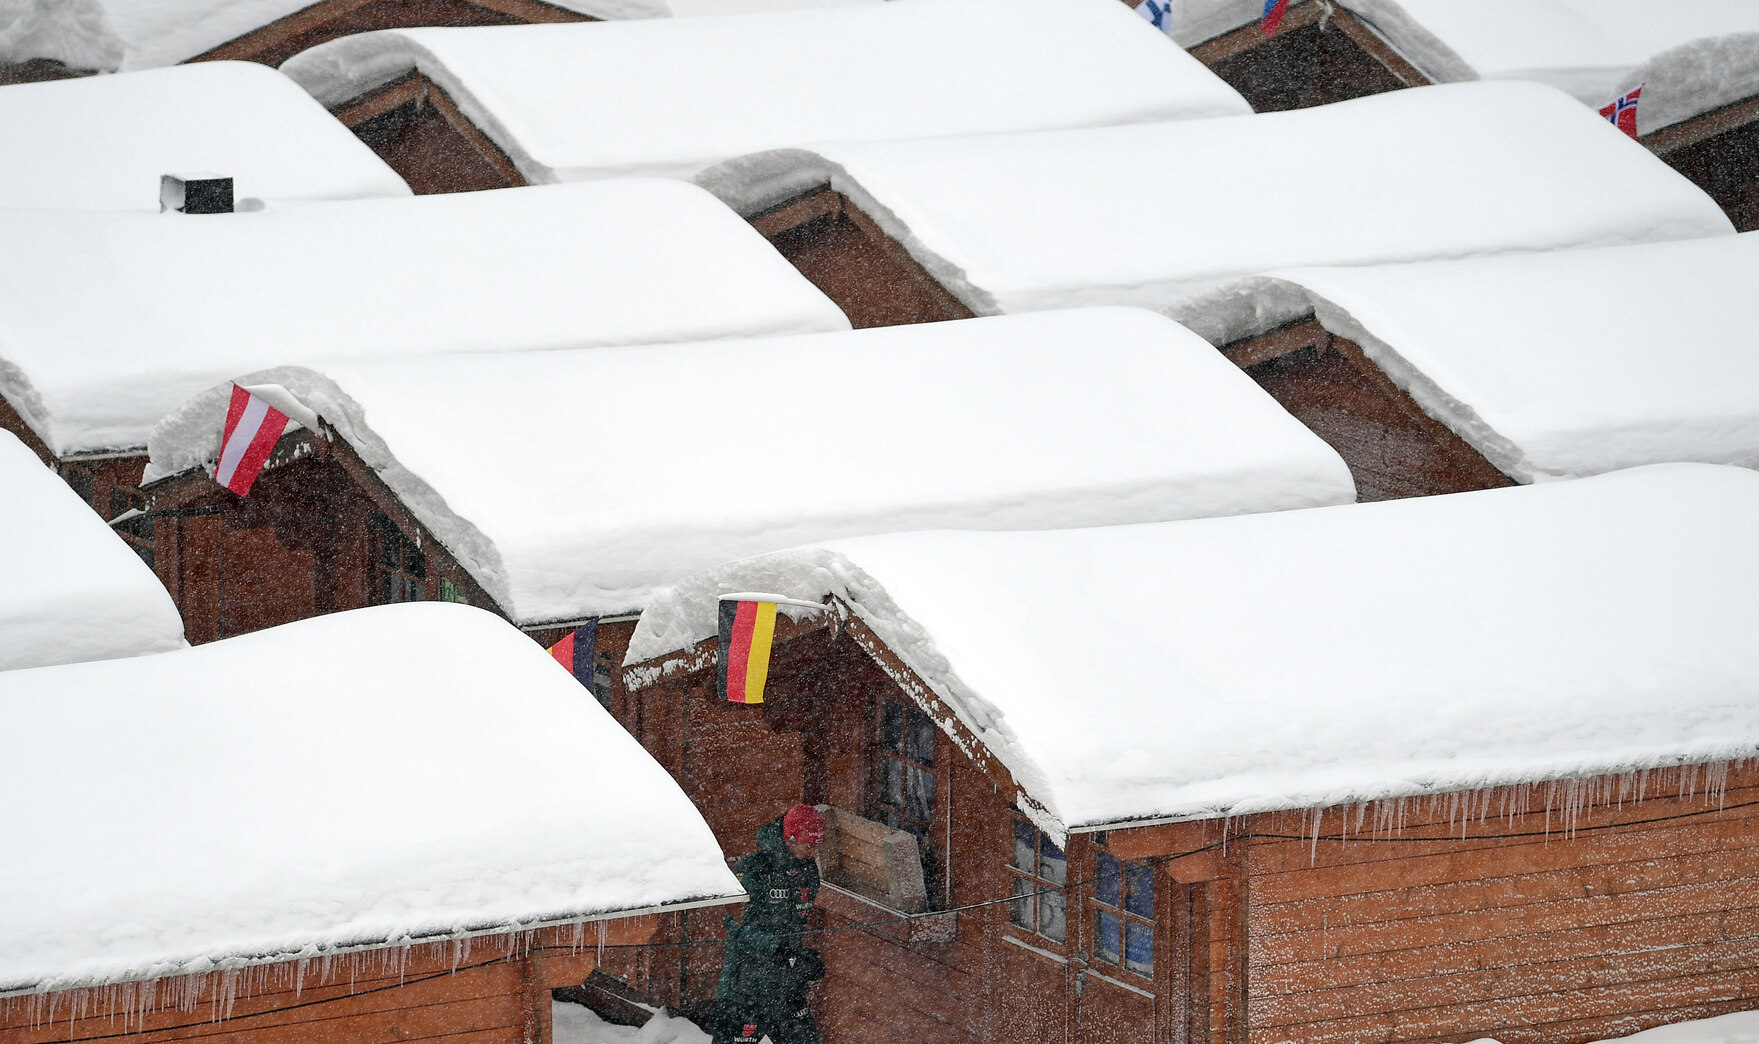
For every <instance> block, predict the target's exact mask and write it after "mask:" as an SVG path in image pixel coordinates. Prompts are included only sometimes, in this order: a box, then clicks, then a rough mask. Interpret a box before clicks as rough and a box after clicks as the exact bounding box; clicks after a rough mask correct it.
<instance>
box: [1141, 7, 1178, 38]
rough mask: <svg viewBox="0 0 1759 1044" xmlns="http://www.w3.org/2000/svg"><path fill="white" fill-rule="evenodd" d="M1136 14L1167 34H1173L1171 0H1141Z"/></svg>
mask: <svg viewBox="0 0 1759 1044" xmlns="http://www.w3.org/2000/svg"><path fill="white" fill-rule="evenodd" d="M1136 14H1137V16H1138V17H1140V18H1141V19H1142V20H1143V21H1145V22H1147V23H1148V24H1149V25H1152V26H1154V27H1155V28H1156V29H1159V30H1160V31H1161V32H1163V33H1165V34H1167V35H1168V36H1171V35H1173V0H1142V2H1141V3H1139V4H1137V5H1136Z"/></svg>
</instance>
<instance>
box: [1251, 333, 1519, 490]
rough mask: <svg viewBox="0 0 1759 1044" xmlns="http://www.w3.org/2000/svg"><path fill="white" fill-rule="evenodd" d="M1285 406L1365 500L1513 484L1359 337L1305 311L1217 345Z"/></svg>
mask: <svg viewBox="0 0 1759 1044" xmlns="http://www.w3.org/2000/svg"><path fill="white" fill-rule="evenodd" d="M1222 354H1223V355H1225V356H1227V357H1228V358H1229V359H1231V360H1233V361H1234V362H1235V363H1236V364H1238V365H1239V366H1240V367H1241V369H1243V370H1245V371H1246V373H1247V374H1248V375H1249V376H1250V377H1251V378H1252V379H1253V380H1254V381H1256V382H1257V383H1258V386H1259V387H1261V388H1263V389H1264V390H1265V391H1266V392H1268V393H1269V394H1270V396H1271V397H1272V398H1273V399H1275V400H1276V401H1277V402H1278V403H1279V404H1281V405H1282V407H1283V408H1284V409H1286V410H1288V411H1289V413H1290V414H1291V415H1293V416H1294V417H1295V418H1296V419H1297V420H1299V421H1300V422H1301V423H1303V424H1305V425H1306V426H1307V427H1308V428H1309V429H1310V430H1311V431H1312V432H1313V433H1314V434H1315V435H1318V436H1319V437H1320V438H1322V439H1324V440H1325V441H1326V443H1327V444H1328V445H1330V446H1331V447H1332V448H1333V449H1335V450H1337V451H1338V455H1339V456H1341V457H1343V458H1344V463H1346V464H1348V465H1349V467H1350V475H1351V477H1352V478H1353V479H1354V480H1355V483H1356V496H1357V499H1358V500H1361V501H1373V500H1393V499H1398V498H1402V497H1422V496H1433V495H1435V494H1438V493H1460V492H1465V491H1467V490H1474V489H1494V488H1496V487H1499V486H1511V485H1514V481H1513V480H1512V479H1510V478H1509V477H1508V476H1506V475H1504V474H1503V473H1502V472H1500V471H1498V470H1497V469H1496V467H1495V466H1494V465H1492V464H1491V463H1490V462H1489V461H1488V460H1486V459H1484V456H1483V455H1482V454H1480V453H1479V452H1478V451H1477V450H1475V449H1473V448H1472V447H1471V446H1470V445H1469V444H1468V443H1467V442H1466V441H1465V440H1464V439H1462V438H1460V437H1459V436H1458V435H1456V434H1454V432H1453V431H1451V430H1450V429H1449V428H1448V427H1447V426H1446V425H1444V424H1442V423H1441V422H1440V421H1437V420H1436V419H1435V418H1433V417H1431V416H1429V414H1427V413H1425V412H1424V410H1423V408H1422V407H1421V406H1419V405H1417V403H1416V401H1415V400H1413V399H1412V398H1411V396H1410V395H1409V394H1407V393H1406V392H1405V391H1404V390H1403V389H1401V388H1399V387H1398V385H1396V384H1394V383H1393V382H1392V379H1391V378H1389V377H1387V376H1386V374H1385V373H1383V372H1382V371H1381V369H1380V368H1379V367H1378V366H1376V365H1375V364H1374V362H1373V361H1372V360H1371V359H1369V358H1368V357H1367V356H1366V355H1365V354H1364V353H1363V351H1362V349H1361V347H1360V346H1359V345H1357V344H1356V343H1355V342H1353V341H1350V340H1348V339H1346V338H1342V337H1337V336H1334V335H1332V334H1331V333H1329V332H1327V331H1326V330H1325V329H1324V328H1323V327H1321V326H1320V325H1319V323H1318V322H1317V321H1316V320H1313V319H1306V320H1302V321H1300V322H1296V323H1292V324H1290V325H1288V326H1285V327H1281V328H1279V329H1276V330H1272V331H1270V332H1268V333H1265V334H1260V335H1258V336H1255V337H1250V338H1246V339H1245V340H1241V341H1236V342H1233V343H1231V344H1227V345H1224V346H1222Z"/></svg>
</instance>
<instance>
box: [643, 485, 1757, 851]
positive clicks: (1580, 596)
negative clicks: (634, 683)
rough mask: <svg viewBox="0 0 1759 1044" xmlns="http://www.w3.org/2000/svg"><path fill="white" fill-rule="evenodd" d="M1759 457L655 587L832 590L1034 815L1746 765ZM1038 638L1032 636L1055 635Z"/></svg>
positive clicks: (687, 633)
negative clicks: (985, 753)
mask: <svg viewBox="0 0 1759 1044" xmlns="http://www.w3.org/2000/svg"><path fill="white" fill-rule="evenodd" d="M1756 525H1759V474H1755V473H1754V472H1752V471H1748V470H1746V469H1744V468H1729V467H1718V466H1713V465H1701V464H1669V465H1655V466H1652V467H1647V468H1642V469H1636V470H1631V471H1624V472H1617V473H1614V474H1611V475H1605V476H1600V477H1597V478H1589V479H1581V480H1578V481H1574V482H1555V483H1547V484H1544V485H1538V486H1516V487H1510V488H1506V489H1497V490H1488V491H1484V492H1477V493H1461V494H1456V495H1452V496H1441V497H1419V498H1414V499H1410V500H1399V501H1386V502H1382V503H1374V504H1355V505H1348V506H1344V507H1335V508H1319V509H1315V510H1311V511H1289V512H1280V513H1272V514H1261V515H1249V516H1242V517H1239V518H1227V519H1205V520H1199V521H1187V522H1172V523H1162V524H1158V525H1143V526H1128V527H1112V528H1107V529H1071V530H1060V531H1056V532H1034V533H949V532H941V533H918V534H900V535H891V536H879V537H871V538H865V539H859V540H845V541H838V542H833V543H826V544H820V545H817V546H814V547H808V548H802V549H796V550H792V551H786V552H782V553H779V554H774V555H768V556H764V557H761V558H756V559H752V560H748V561H746V562H740V563H734V564H731V565H727V566H724V567H721V568H717V569H713V570H710V571H707V572H705V573H702V574H699V575H697V576H694V577H691V578H689V579H688V580H686V581H684V582H682V583H680V584H678V585H676V586H675V587H673V588H672V589H670V590H668V591H666V592H663V593H661V594H660V595H659V596H658V597H657V598H656V599H655V600H654V601H653V603H652V604H651V605H650V606H649V608H648V609H647V611H646V612H644V613H643V614H642V618H641V621H640V623H639V624H637V626H636V631H635V634H634V636H633V638H632V640H631V644H630V646H629V652H628V658H627V660H626V661H625V662H626V663H630V664H635V663H641V662H643V661H646V660H649V659H652V658H655V657H659V656H662V655H664V654H666V653H668V652H672V651H675V650H678V649H682V648H687V647H689V646H690V645H691V644H693V643H695V642H696V641H699V640H701V639H703V638H707V637H709V636H711V635H713V634H714V633H715V611H716V610H715V605H716V600H717V598H718V597H719V595H721V594H722V593H726V592H733V591H763V592H773V593H775V594H778V595H782V596H786V597H790V598H796V599H803V600H807V601H818V600H821V599H823V598H825V597H826V596H834V597H836V598H839V599H842V600H844V601H845V602H847V604H848V605H849V607H850V609H851V611H852V612H854V613H855V615H857V616H858V617H860V618H861V619H862V620H863V621H865V622H866V623H867V624H868V625H869V626H871V627H872V629H873V630H874V632H875V634H876V635H878V636H879V637H880V638H881V639H883V640H884V641H885V642H886V643H887V644H888V645H889V646H890V647H891V649H892V651H893V652H895V653H896V654H897V655H898V656H899V657H900V658H901V659H902V660H903V662H904V663H905V664H906V665H908V666H909V667H910V668H911V669H912V670H913V671H914V672H915V673H916V674H917V675H919V676H920V677H921V678H922V679H923V680H924V681H925V682H926V683H927V684H928V685H929V686H930V687H931V688H932V689H933V691H934V692H935V694H936V695H937V696H938V697H939V698H940V699H941V700H942V701H943V702H944V703H946V704H947V705H948V706H949V707H950V708H952V709H953V711H954V712H956V713H957V715H958V717H959V718H960V719H961V720H962V721H963V722H964V724H965V725H966V726H967V727H968V728H970V729H971V730H972V732H973V733H974V734H975V735H976V736H977V737H978V738H979V739H980V740H981V741H982V742H983V743H984V744H985V745H986V747H987V748H988V749H989V750H990V751H991V752H993V753H994V754H995V756H996V757H997V758H998V759H999V760H1001V761H1002V763H1003V764H1005V765H1006V767H1007V768H1008V769H1009V771H1010V772H1011V773H1012V774H1013V776H1014V779H1015V781H1016V782H1017V783H1018V784H1019V786H1020V787H1021V788H1022V789H1023V790H1024V791H1025V792H1026V794H1027V795H1028V796H1029V797H1031V798H1032V799H1034V800H1036V801H1037V802H1039V803H1041V804H1042V805H1043V806H1044V807H1045V809H1046V810H1047V812H1048V815H1047V816H1046V817H1044V818H1046V820H1047V822H1046V824H1045V825H1046V827H1047V829H1050V830H1052V831H1053V832H1056V833H1060V832H1061V831H1062V830H1063V829H1065V828H1067V829H1095V828H1099V827H1103V826H1105V825H1107V824H1120V823H1123V822H1125V821H1129V820H1145V819H1161V818H1164V819H1204V818H1215V817H1220V816H1229V815H1242V814H1247V813H1251V812H1258V811H1269V810H1275V809H1293V808H1313V807H1324V806H1329V805H1334V804H1339V803H1345V802H1353V801H1362V800H1370V799H1378V798H1394V797H1402V796H1411V795H1418V794H1427V793H1432V792H1437V791H1456V790H1465V789H1473V788H1479V787H1487V786H1498V785H1505V784H1513V783H1519V782H1532V781H1540V780H1548V779H1558V778H1564V777H1579V776H1588V775H1598V774H1601V773H1611V772H1621V771H1626V770H1635V769H1641V768H1645V767H1651V766H1662V765H1676V764H1681V763H1696V762H1707V761H1716V760H1722V759H1727V758H1742V757H1746V758H1750V757H1753V756H1754V755H1755V754H1756V753H1759V642H1754V641H1753V639H1752V636H1753V634H1754V631H1755V628H1759V600H1756V599H1755V598H1754V597H1753V592H1754V591H1755V590H1756V589H1759V556H1755V555H1752V554H1749V553H1746V551H1745V549H1747V548H1749V547H1750V545H1751V543H1752V534H1753V531H1754V527H1755V526H1756ZM1052 634H1054V635H1055V636H1056V640H1055V641H1046V640H1045V636H1046V635H1052Z"/></svg>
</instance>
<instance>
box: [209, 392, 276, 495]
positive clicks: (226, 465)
mask: <svg viewBox="0 0 1759 1044" xmlns="http://www.w3.org/2000/svg"><path fill="white" fill-rule="evenodd" d="M286 428H287V415H286V414H285V413H282V412H281V411H280V410H278V409H276V408H275V407H273V406H270V405H269V404H268V403H266V402H264V401H263V400H262V399H259V398H257V397H256V396H255V395H252V394H251V393H250V392H248V391H245V390H244V389H243V388H240V387H239V386H238V385H236V384H234V385H233V386H232V403H231V405H229V406H228V407H227V408H226V429H225V431H223V432H222V433H221V435H220V462H219V464H217V465H215V467H214V481H215V482H218V483H219V484H220V485H222V486H225V487H226V488H227V489H229V490H231V491H232V492H234V493H236V494H238V495H239V496H241V497H242V496H244V495H246V494H248V493H249V492H250V487H251V486H252V485H253V484H254V483H255V482H256V480H257V476H258V475H260V474H262V471H263V465H264V464H267V463H268V462H269V454H270V453H272V452H274V450H275V443H276V442H278V441H280V439H281V433H282V432H283V431H285V430H286Z"/></svg>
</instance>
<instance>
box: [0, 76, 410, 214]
mask: <svg viewBox="0 0 1759 1044" xmlns="http://www.w3.org/2000/svg"><path fill="white" fill-rule="evenodd" d="M0 140H3V141H5V142H6V143H7V152H6V162H5V163H4V164H0V206H6V207H26V208H35V209H44V210H54V209H61V210H145V211H152V212H154V213H157V212H158V210H159V176H160V175H162V174H182V173H200V172H209V173H214V174H221V175H225V176H229V177H231V178H232V179H233V196H234V198H235V199H239V200H242V199H244V198H246V197H255V198H257V199H260V200H264V201H266V202H268V203H270V204H271V205H272V204H274V203H276V202H280V201H286V200H305V199H353V198H361V197H368V196H407V195H409V186H407V185H405V184H404V183H403V179H402V178H400V177H398V176H397V174H396V172H394V171H393V170H392V169H391V168H390V167H388V166H386V165H385V161H384V160H381V159H380V158H379V157H378V156H377V155H375V154H374V153H373V151H372V150H371V149H369V148H367V147H366V146H365V145H364V144H362V143H361V141H360V139H359V138H356V137H355V136H354V135H353V134H351V133H349V131H348V128H346V127H344V126H342V125H341V124H340V123H338V122H336V118H335V117H334V116H331V115H330V114H329V113H328V112H326V111H324V108H323V106H321V105H318V104H317V103H316V102H314V101H312V99H311V96H310V95H307V94H306V93H305V92H304V91H302V90H300V89H299V88H298V87H297V86H295V85H294V84H293V82H292V81H291V80H289V79H287V77H285V76H282V75H281V74H280V73H278V72H276V71H274V70H273V69H268V68H265V67H263V66H261V65H256V64H254V63H251V62H201V63H199V64H196V65H185V66H179V67H178V68H175V69H156V70H153V71H150V72H140V73H129V74H127V75H123V76H93V77H87V78H85V79H78V80H60V81H56V82H53V83H29V84H19V85H17V86H14V87H12V88H9V89H8V90H5V91H0Z"/></svg>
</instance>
